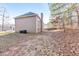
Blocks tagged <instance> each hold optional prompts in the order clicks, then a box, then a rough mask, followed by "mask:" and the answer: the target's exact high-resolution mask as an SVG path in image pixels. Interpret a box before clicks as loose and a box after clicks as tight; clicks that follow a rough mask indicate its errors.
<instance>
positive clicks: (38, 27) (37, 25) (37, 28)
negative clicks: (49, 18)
mask: <svg viewBox="0 0 79 59" xmlns="http://www.w3.org/2000/svg"><path fill="white" fill-rule="evenodd" d="M36 32H37V33H38V32H41V19H40V18H38V17H36Z"/></svg>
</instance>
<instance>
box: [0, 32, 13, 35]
mask: <svg viewBox="0 0 79 59" xmlns="http://www.w3.org/2000/svg"><path fill="white" fill-rule="evenodd" d="M11 33H13V32H0V36H4V35H8V34H11Z"/></svg>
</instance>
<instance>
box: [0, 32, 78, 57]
mask: <svg viewBox="0 0 79 59" xmlns="http://www.w3.org/2000/svg"><path fill="white" fill-rule="evenodd" d="M0 55H1V56H79V31H69V32H68V31H67V32H65V33H64V32H63V31H46V32H42V33H39V34H34V33H33V34H20V33H13V34H9V35H6V36H1V37H0Z"/></svg>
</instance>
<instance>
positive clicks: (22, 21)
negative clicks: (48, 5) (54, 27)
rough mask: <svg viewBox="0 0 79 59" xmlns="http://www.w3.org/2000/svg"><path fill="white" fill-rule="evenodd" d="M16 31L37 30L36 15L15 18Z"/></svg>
mask: <svg viewBox="0 0 79 59" xmlns="http://www.w3.org/2000/svg"><path fill="white" fill-rule="evenodd" d="M15 24H16V25H15V31H16V32H19V31H20V30H27V32H36V16H34V17H26V18H18V19H15Z"/></svg>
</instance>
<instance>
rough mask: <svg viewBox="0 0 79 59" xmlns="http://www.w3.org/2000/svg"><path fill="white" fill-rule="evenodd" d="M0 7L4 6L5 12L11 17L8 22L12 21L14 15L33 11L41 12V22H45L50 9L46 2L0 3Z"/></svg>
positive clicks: (47, 19)
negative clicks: (42, 16)
mask: <svg viewBox="0 0 79 59" xmlns="http://www.w3.org/2000/svg"><path fill="white" fill-rule="evenodd" d="M0 7H5V8H6V11H7V13H8V14H9V16H10V17H11V20H10V23H14V17H16V16H19V15H22V14H25V13H27V12H34V13H37V14H38V15H39V16H40V13H43V15H44V18H43V22H44V23H45V24H46V23H48V21H49V17H50V11H49V7H48V4H47V3H5V4H3V3H0Z"/></svg>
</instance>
